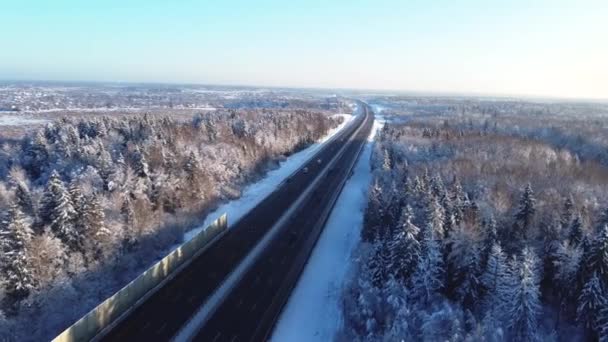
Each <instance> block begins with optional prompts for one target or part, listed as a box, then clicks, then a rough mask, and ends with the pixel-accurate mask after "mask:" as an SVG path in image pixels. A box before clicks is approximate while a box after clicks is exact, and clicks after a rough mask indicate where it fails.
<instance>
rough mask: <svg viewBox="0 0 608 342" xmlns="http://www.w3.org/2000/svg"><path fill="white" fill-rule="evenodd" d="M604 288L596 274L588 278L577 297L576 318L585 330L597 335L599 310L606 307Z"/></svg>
mask: <svg viewBox="0 0 608 342" xmlns="http://www.w3.org/2000/svg"><path fill="white" fill-rule="evenodd" d="M607 300H608V298H606V294H605V288H604V286H603V285H602V281H601V280H600V276H599V274H598V273H597V272H595V273H593V275H592V276H591V277H590V278H589V280H588V281H587V283H586V284H585V286H584V287H583V289H582V291H581V294H580V296H579V297H578V308H577V309H576V316H577V319H578V321H579V322H580V323H581V324H583V325H584V326H585V328H587V329H589V330H591V331H593V332H595V333H597V329H598V323H599V321H598V318H599V316H600V310H601V309H602V307H603V306H605V305H606V301H607Z"/></svg>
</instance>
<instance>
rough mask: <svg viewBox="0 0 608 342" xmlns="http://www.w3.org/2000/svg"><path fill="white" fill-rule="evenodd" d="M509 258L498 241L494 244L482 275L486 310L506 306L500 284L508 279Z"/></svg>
mask: <svg viewBox="0 0 608 342" xmlns="http://www.w3.org/2000/svg"><path fill="white" fill-rule="evenodd" d="M507 271H508V270H507V258H506V257H505V254H504V253H503V251H502V248H501V247H500V244H499V243H498V242H496V243H494V245H492V249H491V250H490V254H489V256H488V261H487V263H486V267H485V270H484V272H483V274H482V275H481V279H480V281H481V285H482V286H483V289H484V292H485V294H486V300H485V303H486V311H493V310H494V309H495V308H498V307H503V306H504V299H505V298H503V297H502V296H501V295H500V293H499V292H500V291H499V286H501V285H503V284H505V283H506V280H507Z"/></svg>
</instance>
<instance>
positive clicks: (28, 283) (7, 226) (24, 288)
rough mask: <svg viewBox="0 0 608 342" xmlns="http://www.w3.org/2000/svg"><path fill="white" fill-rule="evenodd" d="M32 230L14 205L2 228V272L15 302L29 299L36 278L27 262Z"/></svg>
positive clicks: (7, 288)
mask: <svg viewBox="0 0 608 342" xmlns="http://www.w3.org/2000/svg"><path fill="white" fill-rule="evenodd" d="M31 234H32V232H31V229H30V227H29V224H28V222H27V221H26V219H25V216H24V215H23V213H22V212H21V210H20V208H19V207H18V206H17V205H13V206H12V207H11V209H10V211H9V213H8V215H7V216H6V218H5V219H4V220H3V222H2V224H1V226H0V270H2V275H3V279H2V284H3V286H4V287H5V289H6V292H7V294H8V295H9V296H10V297H12V298H13V299H15V300H19V299H22V298H24V297H27V296H28V295H29V293H30V291H31V290H32V288H33V287H34V285H35V283H34V278H33V276H32V274H31V272H30V269H29V266H28V260H27V252H26V242H27V241H29V239H30V238H31Z"/></svg>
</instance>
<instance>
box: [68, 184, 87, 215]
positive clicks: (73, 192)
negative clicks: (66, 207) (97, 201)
mask: <svg viewBox="0 0 608 342" xmlns="http://www.w3.org/2000/svg"><path fill="white" fill-rule="evenodd" d="M68 193H69V194H70V199H71V201H72V205H73V206H74V210H76V212H77V213H79V212H80V211H82V207H83V206H84V195H83V194H82V189H81V188H80V185H78V183H77V182H75V181H73V182H71V183H70V186H69V188H68Z"/></svg>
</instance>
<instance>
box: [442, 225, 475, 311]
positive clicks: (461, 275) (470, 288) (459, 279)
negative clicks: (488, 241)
mask: <svg viewBox="0 0 608 342" xmlns="http://www.w3.org/2000/svg"><path fill="white" fill-rule="evenodd" d="M449 247H450V248H449V253H448V254H447V267H448V268H447V270H448V272H447V276H448V277H447V284H446V286H445V288H446V291H445V292H446V293H447V294H448V296H450V297H452V298H455V299H456V300H458V301H459V302H461V303H462V304H463V305H464V306H465V308H466V309H471V308H472V306H473V304H475V303H476V302H477V299H478V297H479V290H480V284H479V276H480V274H481V271H480V266H481V265H480V252H479V247H478V245H477V243H476V241H475V240H474V238H473V237H472V236H471V233H470V232H469V231H468V230H465V229H463V228H462V227H460V228H459V229H458V230H456V231H454V234H452V236H451V237H450V240H449Z"/></svg>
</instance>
